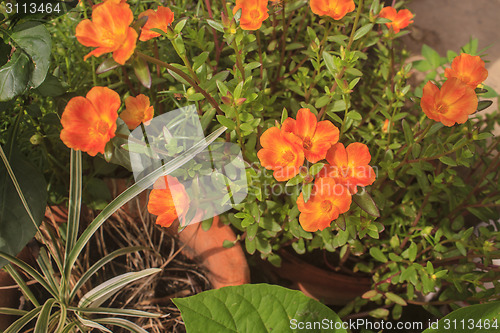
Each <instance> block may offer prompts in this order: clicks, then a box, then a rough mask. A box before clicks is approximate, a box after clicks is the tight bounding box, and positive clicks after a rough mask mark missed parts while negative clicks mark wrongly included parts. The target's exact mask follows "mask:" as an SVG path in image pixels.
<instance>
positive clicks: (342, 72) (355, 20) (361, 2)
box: [318, 0, 363, 120]
mask: <svg viewBox="0 0 500 333" xmlns="http://www.w3.org/2000/svg"><path fill="white" fill-rule="evenodd" d="M362 10H363V0H359V4H358V11H357V12H356V18H355V19H354V24H353V26H352V31H351V36H350V37H349V43H348V44H347V47H346V49H345V52H346V53H348V52H349V51H350V50H351V47H352V43H353V42H354V34H355V33H356V29H357V27H358V22H359V18H360V17H361V12H362ZM345 70H346V67H345V66H343V67H342V69H341V70H340V72H339V73H338V74H337V77H336V80H335V82H334V83H333V86H332V88H331V89H330V92H332V93H333V92H334V91H335V89H337V81H340V80H341V79H342V77H343V76H344V73H345ZM327 106H328V104H327V105H325V106H323V107H322V108H321V110H320V112H319V113H318V120H321V119H322V118H323V117H324V115H325V112H326V108H327Z"/></svg>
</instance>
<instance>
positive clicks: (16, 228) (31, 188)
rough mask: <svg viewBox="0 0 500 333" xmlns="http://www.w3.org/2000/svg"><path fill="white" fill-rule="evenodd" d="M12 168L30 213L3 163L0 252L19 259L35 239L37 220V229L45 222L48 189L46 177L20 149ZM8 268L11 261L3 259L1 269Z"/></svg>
mask: <svg viewBox="0 0 500 333" xmlns="http://www.w3.org/2000/svg"><path fill="white" fill-rule="evenodd" d="M2 152H3V151H2ZM6 155H9V154H8V153H7V154H6ZM0 161H1V160H0ZM9 164H10V166H11V168H12V170H13V173H14V175H15V178H16V179H17V182H18V183H19V187H20V190H21V192H22V194H23V196H24V199H25V200H26V203H27V206H28V208H29V210H30V213H28V212H27V210H26V207H25V206H24V205H23V202H22V200H21V198H20V196H19V193H18V192H17V190H16V188H15V186H14V183H13V182H12V179H11V177H10V175H9V174H8V172H7V169H6V166H5V164H4V163H3V162H0V251H1V252H5V253H8V254H10V255H13V256H15V255H17V254H18V253H19V252H20V251H21V250H22V248H23V247H24V246H25V245H26V244H27V243H28V242H29V241H30V240H31V239H32V238H33V236H35V233H36V227H35V225H34V223H33V220H34V222H35V223H37V225H39V224H40V222H41V221H42V218H43V216H44V212H45V206H46V204H47V185H46V183H45V179H44V177H43V175H42V173H41V172H40V171H39V170H38V169H37V168H36V167H34V166H33V165H32V164H31V163H30V162H29V161H28V160H27V159H26V158H25V157H24V156H23V155H22V154H21V153H20V152H19V150H18V149H15V148H14V149H13V150H12V152H11V154H10V160H9ZM30 214H31V216H30ZM31 217H32V218H33V220H32V219H31ZM5 264H7V261H6V260H4V259H0V267H3V266H4V265H5Z"/></svg>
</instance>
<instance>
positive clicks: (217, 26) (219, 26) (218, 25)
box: [207, 20, 224, 33]
mask: <svg viewBox="0 0 500 333" xmlns="http://www.w3.org/2000/svg"><path fill="white" fill-rule="evenodd" d="M207 23H208V25H209V26H211V27H212V28H214V29H215V30H217V31H219V32H222V33H224V26H223V25H222V23H220V22H216V21H214V20H207Z"/></svg>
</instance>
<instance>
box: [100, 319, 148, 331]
mask: <svg viewBox="0 0 500 333" xmlns="http://www.w3.org/2000/svg"><path fill="white" fill-rule="evenodd" d="M94 321H95V322H96V323H100V324H105V325H114V326H118V327H122V328H124V329H126V330H128V331H129V332H132V333H148V331H146V330H145V329H143V328H142V327H140V326H139V325H137V324H134V323H133V322H131V321H129V320H126V319H122V318H100V319H95V320H94Z"/></svg>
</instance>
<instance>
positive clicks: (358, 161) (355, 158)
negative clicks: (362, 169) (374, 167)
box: [346, 142, 372, 168]
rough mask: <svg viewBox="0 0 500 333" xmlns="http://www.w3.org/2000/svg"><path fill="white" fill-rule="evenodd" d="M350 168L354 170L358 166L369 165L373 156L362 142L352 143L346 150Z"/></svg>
mask: <svg viewBox="0 0 500 333" xmlns="http://www.w3.org/2000/svg"><path fill="white" fill-rule="evenodd" d="M346 152H347V160H348V166H349V167H350V168H354V167H356V166H363V165H368V164H369V163H370V160H371V159H372V156H371V155H370V151H369V150H368V146H367V145H365V144H362V143H360V142H354V143H351V144H350V145H349V146H347V148H346Z"/></svg>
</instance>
